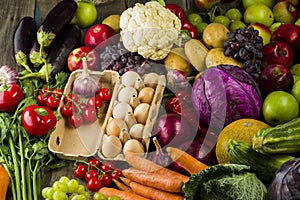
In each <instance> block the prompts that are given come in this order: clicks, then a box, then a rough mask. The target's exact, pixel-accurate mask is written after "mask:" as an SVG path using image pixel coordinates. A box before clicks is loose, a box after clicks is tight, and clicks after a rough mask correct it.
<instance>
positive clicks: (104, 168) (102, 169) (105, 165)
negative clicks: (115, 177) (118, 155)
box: [100, 162, 114, 172]
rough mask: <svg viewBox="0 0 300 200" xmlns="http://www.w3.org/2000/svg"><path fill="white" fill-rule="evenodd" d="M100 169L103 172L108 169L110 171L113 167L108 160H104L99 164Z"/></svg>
mask: <svg viewBox="0 0 300 200" xmlns="http://www.w3.org/2000/svg"><path fill="white" fill-rule="evenodd" d="M100 169H101V171H103V172H109V171H112V170H113V169H114V167H113V165H112V164H111V163H110V162H106V163H104V164H102V165H101V167H100Z"/></svg>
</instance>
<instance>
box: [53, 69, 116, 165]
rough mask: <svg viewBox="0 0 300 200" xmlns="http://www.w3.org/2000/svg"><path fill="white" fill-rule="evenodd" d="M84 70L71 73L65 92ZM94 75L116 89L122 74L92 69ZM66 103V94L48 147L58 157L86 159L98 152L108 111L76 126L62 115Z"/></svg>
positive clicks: (68, 90)
mask: <svg viewBox="0 0 300 200" xmlns="http://www.w3.org/2000/svg"><path fill="white" fill-rule="evenodd" d="M82 72H83V70H81V69H80V70H76V71H74V72H72V73H71V74H70V77H69V79H68V82H67V84H66V86H65V88H64V94H65V95H67V94H69V93H71V92H72V86H73V82H74V80H75V78H76V77H77V76H78V75H79V74H81V73H82ZM90 74H91V75H92V76H96V77H99V81H100V82H101V85H102V87H108V88H110V89H111V90H114V88H115V85H116V84H117V83H119V79H120V76H119V74H118V73H117V72H115V71H112V70H104V71H102V72H100V71H90ZM63 104H64V95H63V97H62V99H61V101H60V105H59V107H58V114H59V115H60V116H61V118H60V119H59V120H58V121H57V124H56V128H55V130H54V131H53V132H52V133H51V135H50V138H49V142H48V148H49V150H50V151H51V152H53V153H55V154H56V155H57V156H58V157H60V158H62V159H67V160H77V159H84V158H87V157H90V156H93V155H95V154H96V153H97V150H98V148H99V145H100V141H101V138H102V137H101V135H102V125H103V122H104V120H105V116H106V112H104V113H103V112H101V114H100V116H99V118H98V120H97V121H95V122H94V123H92V124H83V125H81V126H80V127H77V128H74V127H72V126H71V125H70V123H69V122H68V119H67V118H64V117H62V115H61V113H60V108H61V107H62V105H63Z"/></svg>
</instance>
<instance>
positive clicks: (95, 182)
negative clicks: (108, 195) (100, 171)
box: [87, 177, 101, 192]
mask: <svg viewBox="0 0 300 200" xmlns="http://www.w3.org/2000/svg"><path fill="white" fill-rule="evenodd" d="M87 188H88V190H89V191H91V192H97V191H98V190H100V188H101V181H100V180H99V179H98V178H96V177H93V178H91V179H90V180H89V181H88V183H87Z"/></svg>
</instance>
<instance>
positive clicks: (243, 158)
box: [227, 140, 295, 183]
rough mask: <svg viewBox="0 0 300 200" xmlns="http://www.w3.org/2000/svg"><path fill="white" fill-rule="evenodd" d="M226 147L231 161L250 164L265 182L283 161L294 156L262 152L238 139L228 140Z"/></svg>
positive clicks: (252, 169)
mask: <svg viewBox="0 0 300 200" xmlns="http://www.w3.org/2000/svg"><path fill="white" fill-rule="evenodd" d="M227 147H228V154H229V157H230V160H231V162H232V163H236V164H243V165H248V166H250V169H251V171H253V172H254V173H256V175H257V177H259V179H261V180H262V181H264V182H265V183H270V182H271V181H272V179H273V176H274V175H275V172H276V171H277V170H278V169H279V168H280V167H281V165H282V164H283V163H285V162H287V161H289V160H292V159H294V158H295V157H293V156H289V155H269V154H262V153H259V152H257V151H255V150H254V149H252V146H251V144H250V143H247V142H244V141H238V140H230V141H229V142H228V146H227Z"/></svg>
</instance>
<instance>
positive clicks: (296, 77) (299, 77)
mask: <svg viewBox="0 0 300 200" xmlns="http://www.w3.org/2000/svg"><path fill="white" fill-rule="evenodd" d="M293 79H294V84H295V83H296V82H297V81H298V80H300V76H298V75H293Z"/></svg>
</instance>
